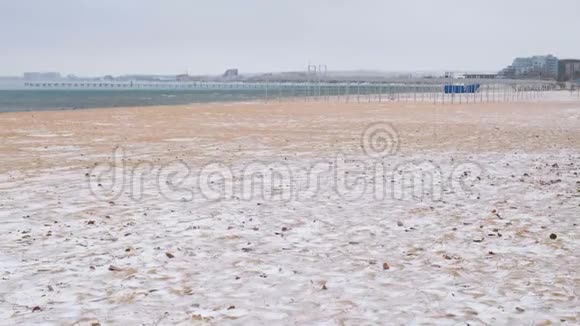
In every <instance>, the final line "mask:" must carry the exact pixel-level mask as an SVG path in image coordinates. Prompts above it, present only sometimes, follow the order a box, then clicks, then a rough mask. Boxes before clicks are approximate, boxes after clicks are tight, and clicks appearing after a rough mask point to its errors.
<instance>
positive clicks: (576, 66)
mask: <svg viewBox="0 0 580 326" xmlns="http://www.w3.org/2000/svg"><path fill="white" fill-rule="evenodd" d="M577 80H580V60H577V59H567V60H560V63H559V69H558V81H561V82H567V81H577Z"/></svg>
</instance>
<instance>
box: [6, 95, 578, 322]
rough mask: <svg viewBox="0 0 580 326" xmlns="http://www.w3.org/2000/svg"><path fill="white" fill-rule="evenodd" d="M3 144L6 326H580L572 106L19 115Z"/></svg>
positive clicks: (238, 107) (233, 106) (303, 105)
mask: <svg viewBox="0 0 580 326" xmlns="http://www.w3.org/2000/svg"><path fill="white" fill-rule="evenodd" d="M377 123H381V124H382V125H379V126H383V127H384V126H386V127H388V128H392V129H390V130H389V131H390V133H387V134H386V135H383V138H380V137H379V138H377V139H376V140H378V141H379V143H380V142H381V141H384V140H386V141H387V142H386V145H385V144H383V145H385V146H386V152H385V153H383V154H384V157H382V155H381V157H380V158H378V157H377V156H373V155H372V154H373V153H369V147H368V146H369V145H368V144H366V143H365V137H366V136H364V132H365V130H368V128H369V126H371V127H372V126H373V125H376V124H377ZM0 136H1V138H2V143H1V144H0V152H1V153H2V161H1V163H2V164H0V194H1V196H0V207H1V210H0V220H1V221H2V223H1V226H0V231H1V232H2V235H3V236H2V238H1V239H0V274H1V275H2V278H1V280H0V320H3V322H2V323H4V322H6V323H48V324H52V323H54V324H74V323H77V322H78V323H80V324H83V323H84V324H91V323H94V322H97V321H98V322H99V323H100V324H101V325H106V324H121V323H129V324H135V323H146V324H149V323H159V324H173V323H185V324H187V323H191V322H194V323H209V324H221V323H232V324H256V323H266V322H271V323H276V324H297V323H298V324H304V323H327V324H345V325H354V324H385V323H394V324H408V323H416V324H420V323H443V324H455V323H459V322H469V323H471V324H530V323H532V324H559V323H561V322H564V321H565V322H567V323H570V324H574V323H578V322H580V317H579V315H578V308H577V307H578V306H579V298H578V288H579V286H580V277H579V275H578V272H577V270H578V268H579V267H580V254H579V252H580V250H579V249H580V248H579V247H580V246H579V242H578V237H579V231H578V230H579V228H578V225H577V224H578V223H579V222H580V221H579V216H580V168H579V166H580V103H578V102H574V101H556V100H543V101H541V102H536V103H493V104H468V105H466V104H463V105H459V104H455V105H437V106H434V105H430V104H413V103H392V102H391V103H364V104H363V103H361V104H354V103H336V102H300V101H295V102H272V103H267V104H266V103H230V104H203V105H189V106H172V107H147V108H115V109H95V110H80V111H55V112H20V113H3V114H0ZM370 136H371V137H372V136H373V135H370ZM379 136H380V135H379ZM384 137H386V139H385V138H384ZM389 141H390V142H389ZM379 145H380V144H379ZM377 148H380V146H379V147H373V146H371V148H370V150H371V151H372V150H376V149H377ZM120 153H123V155H122V156H120ZM111 164H116V165H115V167H116V168H117V169H118V170H115V171H117V173H118V174H116V176H117V177H119V176H123V177H122V178H118V179H115V180H111V178H109V179H107V176H110V175H111V174H108V175H107V174H106V173H104V172H106V170H107V168H108V167H110V165H111ZM208 164H213V165H212V166H218V167H219V169H220V170H219V173H220V174H221V175H222V176H224V178H223V180H222V179H215V180H214V179H211V182H206V183H205V184H202V185H200V182H199V180H197V179H196V177H195V176H199V172H200V171H206V170H204V169H205V168H207V167H208ZM314 166H316V167H320V166H322V167H323V169H322V172H321V174H320V178H314V179H316V180H321V181H320V183H319V184H318V188H317V189H315V191H314V192H312V191H311V190H312V187H311V183H310V181H311V180H314V179H313V172H312V171H313V167H314ZM111 171H113V170H111ZM248 171H250V172H252V173H253V172H256V171H257V172H261V173H268V172H269V171H270V172H271V171H275V172H276V171H283V172H284V171H290V173H289V174H288V175H289V176H290V177H289V178H286V179H282V180H281V181H280V180H274V178H263V179H261V181H252V182H261V183H259V186H260V187H262V188H264V189H266V190H265V193H258V194H257V195H256V194H255V193H248V191H249V190H248V189H249V188H244V185H246V183H245V182H246V181H248V179H244V176H248V173H246V172H248ZM317 171H318V170H317ZM406 175H411V179H406V178H405V177H404V176H406ZM269 176H270V175H269ZM315 176H318V174H317V175H315ZM413 176H414V177H415V179H413ZM119 180H121V181H119ZM183 180H185V182H183V183H180V181H183ZM204 180H206V181H207V180H210V179H204ZM252 180H253V179H252ZM337 180H338V181H337ZM409 180H410V181H411V183H407V181H409ZM433 180H434V181H433ZM119 182H120V183H119ZM337 182H338V183H339V186H338V188H339V189H336V188H337V186H336V183H337ZM413 182H419V186H417V185H415V186H413ZM357 185H358V186H360V185H364V189H362V190H361V189H359V188H357ZM377 185H379V186H382V187H383V188H381V189H379V191H377V190H376V186H377ZM214 186H215V187H217V188H218V189H225V188H220V187H226V188H227V187H229V186H231V191H230V192H226V193H227V194H226V195H223V196H221V195H220V196H218V197H216V198H208V197H207V196H206V195H207V193H208V192H210V193H212V194H215V192H212V191H208V190H207V189H206V191H205V192H204V191H203V189H200V187H206V188H208V187H209V188H212V187H214ZM228 189H229V188H228ZM258 190H261V189H258ZM218 192H219V191H218ZM286 195H287V196H286ZM204 196H205V197H204Z"/></svg>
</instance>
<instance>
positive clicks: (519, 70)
mask: <svg viewBox="0 0 580 326" xmlns="http://www.w3.org/2000/svg"><path fill="white" fill-rule="evenodd" d="M500 75H502V76H505V77H509V78H542V79H556V78H558V58H556V57H555V56H553V55H551V54H549V55H538V56H533V57H525V58H515V59H514V61H513V63H512V64H511V65H510V66H507V67H506V68H505V69H503V70H502V71H501V72H500Z"/></svg>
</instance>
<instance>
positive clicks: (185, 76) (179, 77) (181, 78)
mask: <svg viewBox="0 0 580 326" xmlns="http://www.w3.org/2000/svg"><path fill="white" fill-rule="evenodd" d="M175 80H177V81H180V82H185V81H191V80H192V78H191V76H190V75H188V74H181V75H177V76H175Z"/></svg>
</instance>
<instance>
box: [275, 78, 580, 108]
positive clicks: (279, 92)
mask: <svg viewBox="0 0 580 326" xmlns="http://www.w3.org/2000/svg"><path fill="white" fill-rule="evenodd" d="M462 84H465V85H479V87H477V88H475V87H473V88H472V89H471V92H465V91H461V92H453V90H454V88H452V87H451V90H449V89H448V90H447V92H446V91H445V85H452V84H439V85H404V84H379V85H377V84H367V83H347V84H336V85H332V84H326V83H325V84H322V83H319V82H314V83H310V82H309V83H304V84H284V83H266V85H265V94H264V97H265V100H266V102H268V101H272V100H282V99H287V100H301V101H327V102H330V101H335V102H345V103H373V102H379V103H381V102H414V103H433V104H438V103H440V104H446V103H449V104H455V103H458V104H462V103H493V102H521V101H533V100H537V99H540V98H542V97H544V95H545V94H546V92H548V91H551V90H553V89H554V88H555V86H554V85H553V84H538V83H530V84H492V83H478V82H473V81H472V82H470V81H467V80H466V81H465V82H464V83H462ZM578 96H579V99H580V89H579V90H578Z"/></svg>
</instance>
